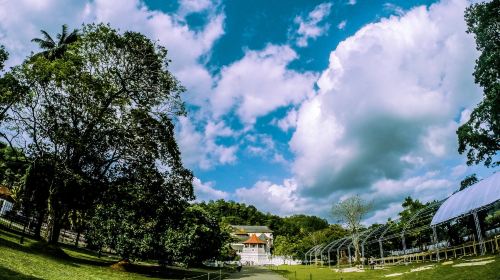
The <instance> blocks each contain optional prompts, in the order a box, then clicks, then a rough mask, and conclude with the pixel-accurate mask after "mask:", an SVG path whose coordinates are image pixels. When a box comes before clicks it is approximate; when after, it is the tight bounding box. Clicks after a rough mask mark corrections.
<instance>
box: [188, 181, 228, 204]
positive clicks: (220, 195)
mask: <svg viewBox="0 0 500 280" xmlns="http://www.w3.org/2000/svg"><path fill="white" fill-rule="evenodd" d="M214 185H215V183H214V182H206V183H203V182H202V181H201V180H200V179H198V178H194V179H193V188H194V193H195V195H196V201H209V200H217V199H228V198H229V193H228V192H225V191H221V190H217V189H216V188H215V187H214Z"/></svg>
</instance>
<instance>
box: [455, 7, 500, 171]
mask: <svg viewBox="0 0 500 280" xmlns="http://www.w3.org/2000/svg"><path fill="white" fill-rule="evenodd" d="M499 15H500V0H493V1H490V2H482V3H476V4H473V5H472V6H470V7H469V8H467V10H466V12H465V20H466V22H467V27H468V28H467V32H468V33H472V34H474V37H475V39H476V45H477V49H478V50H479V51H480V52H481V54H480V56H479V58H478V59H477V60H476V67H475V71H474V78H475V81H476V83H478V84H479V85H480V86H481V87H483V89H484V96H483V100H482V101H481V102H480V103H479V104H478V105H477V106H476V108H474V110H473V111H472V113H471V115H470V119H469V120H468V121H467V122H466V123H465V124H463V125H462V126H460V127H459V128H458V130H457V134H458V142H459V147H458V151H459V152H460V153H464V152H465V153H467V164H469V165H470V164H478V163H480V162H483V163H484V165H486V166H488V167H489V166H497V165H499V164H500V159H499V158H498V157H497V155H498V152H499V151H500V16H499Z"/></svg>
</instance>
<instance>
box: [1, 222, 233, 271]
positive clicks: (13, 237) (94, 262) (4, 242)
mask: <svg viewBox="0 0 500 280" xmlns="http://www.w3.org/2000/svg"><path fill="white" fill-rule="evenodd" d="M20 236H21V233H20V232H17V231H15V230H12V229H6V228H5V227H0V250H2V247H5V248H10V249H12V250H16V251H18V252H23V253H26V254H32V255H37V256H41V257H44V258H49V259H51V260H53V261H55V262H58V263H60V264H64V265H69V266H73V267H80V266H81V265H88V266H94V267H110V266H111V265H113V264H115V263H116V261H113V260H104V259H98V256H97V253H96V252H93V251H90V250H88V249H85V248H76V247H74V246H71V245H67V244H58V246H54V245H50V244H48V243H46V242H44V241H36V240H33V239H32V238H31V237H28V236H26V243H25V244H24V245H23V244H19V239H20ZM63 248H64V249H65V250H68V251H72V252H75V253H79V254H81V256H79V255H77V256H71V255H68V254H67V253H66V252H65V251H64V250H63ZM110 269H112V268H110ZM5 270H6V271H5V273H4V271H3V270H1V269H0V279H36V278H29V276H26V277H28V278H23V276H22V275H20V276H19V277H15V275H14V276H10V278H5V277H3V275H4V274H5V275H10V274H14V273H15V272H14V271H12V272H11V273H10V274H8V273H9V272H8V271H7V270H8V269H7V268H5ZM119 270H120V271H125V272H129V273H135V274H140V275H143V276H148V277H157V278H168V279H183V278H190V277H194V276H201V275H206V274H207V272H202V271H193V270H185V269H182V268H175V267H162V266H159V265H147V264H134V263H132V264H128V265H126V266H124V267H123V268H121V269H119ZM211 273H212V275H214V277H217V276H218V275H219V273H218V271H213V272H211ZM223 274H226V275H227V273H223Z"/></svg>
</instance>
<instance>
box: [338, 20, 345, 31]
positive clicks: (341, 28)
mask: <svg viewBox="0 0 500 280" xmlns="http://www.w3.org/2000/svg"><path fill="white" fill-rule="evenodd" d="M346 24H347V20H343V21H341V22H339V24H338V25H337V28H338V29H340V30H343V29H344V28H345V26H346Z"/></svg>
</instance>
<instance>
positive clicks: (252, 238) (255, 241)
mask: <svg viewBox="0 0 500 280" xmlns="http://www.w3.org/2000/svg"><path fill="white" fill-rule="evenodd" d="M243 244H267V243H266V242H265V241H262V240H261V239H260V238H258V237H257V235H255V234H252V236H250V238H248V240H247V241H244V242H243Z"/></svg>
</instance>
